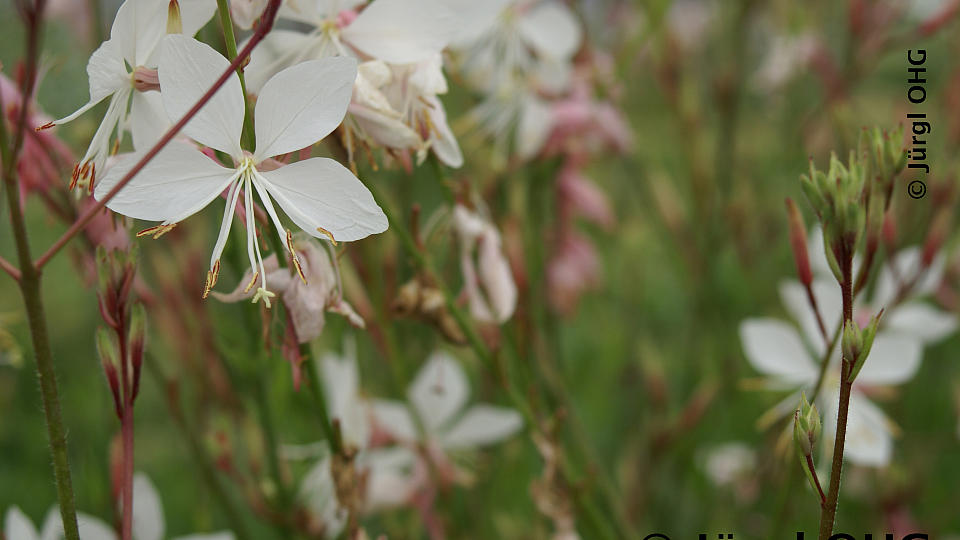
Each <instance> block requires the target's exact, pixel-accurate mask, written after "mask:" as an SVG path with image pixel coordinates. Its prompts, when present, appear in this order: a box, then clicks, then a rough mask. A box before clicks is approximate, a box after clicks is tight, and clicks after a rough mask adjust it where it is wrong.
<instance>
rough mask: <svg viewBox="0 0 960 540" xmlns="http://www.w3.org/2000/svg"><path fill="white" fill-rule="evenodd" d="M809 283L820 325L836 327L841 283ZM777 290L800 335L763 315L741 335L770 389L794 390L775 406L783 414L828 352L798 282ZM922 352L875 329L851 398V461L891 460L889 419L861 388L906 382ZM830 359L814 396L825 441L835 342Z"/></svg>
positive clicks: (833, 407) (833, 416)
mask: <svg viewBox="0 0 960 540" xmlns="http://www.w3.org/2000/svg"><path fill="white" fill-rule="evenodd" d="M812 287H813V290H814V295H815V297H816V299H817V303H818V305H819V306H820V311H821V313H822V314H823V317H824V324H825V325H826V326H827V328H828V329H833V328H836V325H837V324H838V323H839V321H840V316H841V307H840V298H839V297H840V288H839V286H837V285H836V284H835V283H831V282H829V281H826V280H816V281H814V283H813V285H812ZM780 294H781V298H782V300H783V303H784V305H785V307H786V308H787V311H788V312H790V313H791V314H792V315H793V316H794V317H797V319H798V322H799V323H800V327H801V328H802V329H803V331H804V337H801V335H800V333H798V332H797V331H796V330H795V329H794V327H793V326H791V325H789V324H787V323H785V322H783V321H780V320H778V319H767V318H762V319H747V320H745V321H743V322H742V323H741V324H740V340H741V343H742V344H743V349H744V353H745V354H746V357H747V360H748V361H749V362H750V364H751V365H752V366H753V367H754V368H755V369H756V370H757V371H760V372H761V373H763V374H765V375H767V383H766V384H767V386H768V387H769V388H771V389H794V390H796V392H794V393H793V394H791V395H790V396H789V397H787V398H786V399H785V400H783V401H782V402H781V403H780V404H778V405H777V407H776V410H778V412H780V413H783V414H786V413H787V412H788V411H789V410H791V409H792V408H793V407H795V406H796V404H797V403H798V402H799V399H800V390H804V391H806V392H807V393H808V394H809V393H810V392H811V391H812V390H813V387H814V385H815V384H816V381H817V375H818V371H819V365H818V362H819V359H820V358H823V355H824V353H825V352H826V344H825V343H824V339H823V337H822V336H821V334H820V333H819V330H817V325H816V322H815V320H814V319H813V317H814V316H813V314H812V313H811V312H810V309H809V307H808V306H807V301H806V296H805V294H804V293H803V289H802V286H801V285H799V284H798V283H795V282H789V283H784V284H783V285H782V286H781V288H780ZM804 338H805V339H804ZM811 353H812V356H811ZM921 353H922V349H921V344H920V342H919V341H917V340H916V339H913V338H910V337H908V336H904V335H901V334H898V333H894V332H888V331H884V330H881V331H880V332H878V333H877V335H876V338H875V339H874V343H873V348H872V349H871V350H870V356H869V357H868V358H867V360H866V363H865V364H864V365H863V368H862V370H861V371H860V374H859V375H857V379H856V381H855V382H854V385H853V392H852V394H851V397H850V409H849V414H848V419H847V439H846V446H845V449H844V455H845V457H846V458H847V459H849V460H850V461H851V462H854V463H858V464H861V465H872V466H882V465H885V464H887V463H889V461H890V456H891V453H892V449H893V441H892V429H891V426H892V424H891V421H890V420H889V419H887V417H886V416H885V415H884V414H883V412H882V411H881V410H880V409H879V408H877V406H876V405H874V404H873V403H872V402H871V401H870V400H869V399H868V398H867V393H866V392H865V391H868V390H869V389H870V388H871V387H876V386H887V385H894V384H901V383H904V382H906V381H908V380H909V379H910V378H911V377H913V376H914V374H916V372H917V370H918V369H919V367H920V359H921ZM829 362H830V366H829V367H828V369H827V374H826V378H825V380H824V383H823V388H822V390H821V392H820V396H819V397H818V402H819V403H818V405H819V406H820V408H821V410H822V411H824V416H823V424H824V430H823V431H824V440H825V441H831V440H832V439H833V433H834V431H835V428H836V420H837V407H838V401H839V390H840V354H839V346H836V347H835V348H834V349H833V351H831V354H830V359H829Z"/></svg>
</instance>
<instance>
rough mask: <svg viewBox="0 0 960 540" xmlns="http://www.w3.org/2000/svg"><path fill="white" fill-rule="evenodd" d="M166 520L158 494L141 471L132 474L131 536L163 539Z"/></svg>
mask: <svg viewBox="0 0 960 540" xmlns="http://www.w3.org/2000/svg"><path fill="white" fill-rule="evenodd" d="M164 529H166V522H165V521H164V518H163V504H161V502H160V494H159V493H157V488H156V486H154V485H153V482H151V481H150V478H148V477H147V475H145V474H143V473H137V474H135V475H133V536H134V538H136V539H137V540H163V533H164Z"/></svg>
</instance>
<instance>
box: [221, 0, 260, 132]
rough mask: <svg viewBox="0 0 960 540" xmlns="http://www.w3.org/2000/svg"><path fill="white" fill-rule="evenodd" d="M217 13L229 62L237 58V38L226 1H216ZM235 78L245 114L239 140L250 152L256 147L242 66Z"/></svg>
mask: <svg viewBox="0 0 960 540" xmlns="http://www.w3.org/2000/svg"><path fill="white" fill-rule="evenodd" d="M217 13H218V14H219V15H220V28H221V29H222V30H223V42H224V44H225V45H226V48H227V59H229V60H230V61H231V62H232V61H233V60H234V59H235V58H236V57H237V38H236V36H235V34H234V33H233V19H232V18H231V16H230V5H229V2H228V0H217ZM237 77H239V78H240V90H241V91H242V92H243V103H244V109H245V111H246V114H244V115H243V132H242V135H241V138H242V139H243V144H244V146H246V147H247V149H248V150H251V151H252V149H253V148H254V146H255V145H256V141H255V140H254V131H253V110H252V108H251V107H250V100H248V99H247V81H246V79H245V78H244V76H243V65H242V64H241V65H238V66H237Z"/></svg>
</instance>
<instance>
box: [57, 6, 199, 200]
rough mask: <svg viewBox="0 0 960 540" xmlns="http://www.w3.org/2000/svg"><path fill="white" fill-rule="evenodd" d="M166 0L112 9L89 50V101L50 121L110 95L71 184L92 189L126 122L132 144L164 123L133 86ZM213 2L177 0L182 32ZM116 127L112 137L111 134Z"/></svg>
mask: <svg viewBox="0 0 960 540" xmlns="http://www.w3.org/2000/svg"><path fill="white" fill-rule="evenodd" d="M168 4H169V2H168V0H126V1H125V2H124V3H123V4H122V5H121V6H120V9H119V10H118V11H117V16H116V18H115V19H114V20H113V26H112V27H111V29H110V39H109V40H107V41H104V42H103V43H102V44H101V45H100V47H99V48H98V49H97V50H96V51H94V52H93V54H92V55H91V56H90V61H89V62H88V63H87V77H88V78H89V83H90V101H88V102H87V104H86V105H84V106H83V107H80V108H79V109H78V110H77V111H76V112H74V113H73V114H71V115H69V116H66V117H64V118H61V119H59V120H55V121H53V122H52V123H51V124H50V125H59V124H64V123H67V122H69V121H71V120H74V119H75V118H77V117H78V116H80V115H81V114H83V113H84V112H86V111H88V110H90V109H91V108H92V107H93V106H95V105H96V104H98V103H100V102H101V101H103V100H104V99H107V98H108V97H109V98H110V105H109V106H108V107H107V113H106V115H104V117H103V120H102V121H101V122H100V127H98V128H97V131H96V133H95V134H94V136H93V139H92V140H91V141H90V146H89V147H88V148H87V152H86V154H84V156H83V159H82V160H80V163H79V165H77V167H76V169H75V170H74V173H73V185H79V186H81V187H86V188H88V189H92V188H93V186H94V184H95V183H96V181H97V179H98V178H99V175H100V174H102V173H103V171H104V166H105V164H106V160H107V157H108V156H109V155H110V154H111V153H112V151H113V149H114V148H115V145H117V144H119V143H120V142H121V140H122V138H123V133H124V131H125V130H126V129H127V128H128V127H129V128H130V129H131V131H132V132H133V144H134V147H135V148H138V149H146V148H147V147H149V146H151V145H153V143H154V142H156V140H157V139H159V138H160V136H161V135H162V134H163V133H164V131H166V129H167V128H168V127H169V126H170V122H169V120H168V119H167V117H166V115H165V114H164V112H163V107H162V105H161V104H160V96H159V95H157V93H155V92H139V91H135V90H134V75H135V70H136V69H137V68H139V67H148V68H154V67H156V64H157V57H158V54H157V51H158V47H157V45H159V43H160V41H161V39H162V38H163V37H164V35H165V34H166V27H167V7H168ZM214 9H216V3H214V2H212V1H210V0H182V1H181V2H180V13H181V19H182V24H183V32H184V34H185V35H187V36H192V35H194V34H196V33H197V31H198V30H200V28H201V27H202V26H203V25H205V24H206V23H207V21H208V20H210V17H211V16H213V11H214ZM115 132H116V138H115V139H112V137H113V135H114V133H115Z"/></svg>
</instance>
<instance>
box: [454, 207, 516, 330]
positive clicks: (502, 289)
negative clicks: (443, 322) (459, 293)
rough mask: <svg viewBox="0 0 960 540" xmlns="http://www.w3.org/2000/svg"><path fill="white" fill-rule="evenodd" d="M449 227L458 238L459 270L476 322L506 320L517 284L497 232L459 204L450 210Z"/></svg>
mask: <svg viewBox="0 0 960 540" xmlns="http://www.w3.org/2000/svg"><path fill="white" fill-rule="evenodd" d="M453 226H454V229H455V230H456V231H457V235H458V236H459V237H460V269H461V271H462V272H463V282H464V289H465V291H466V294H467V299H468V300H469V302H470V313H471V314H472V315H473V316H474V318H476V319H477V320H480V321H484V322H493V323H503V322H506V321H507V319H509V318H510V316H511V315H513V312H514V310H515V309H516V307H517V285H516V283H515V282H514V280H513V273H512V271H511V270H510V262H509V261H508V260H507V257H506V255H505V254H504V252H503V246H502V245H501V241H500V233H499V232H498V231H497V228H496V227H495V226H494V225H493V223H490V221H488V220H486V219H484V218H483V217H481V216H480V215H479V214H477V213H475V212H471V211H470V210H468V209H467V208H466V207H465V206H463V205H460V204H458V205H456V206H455V207H454V209H453ZM475 251H476V256H475V255H474V252H475Z"/></svg>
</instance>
